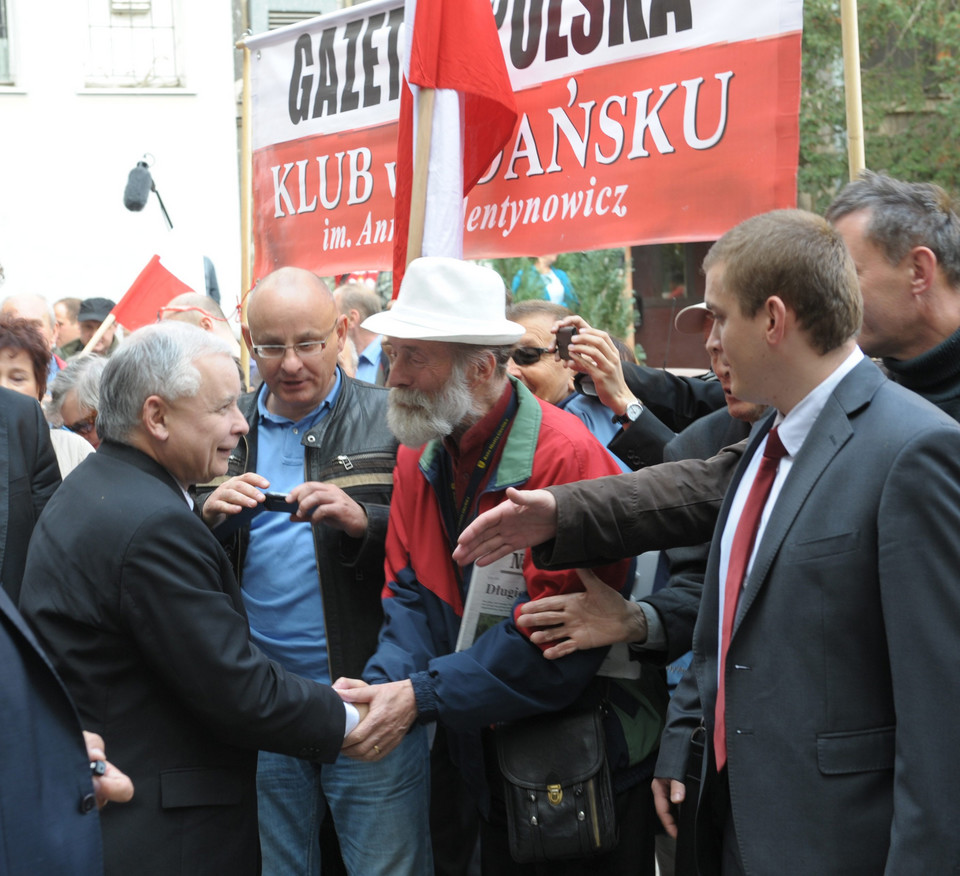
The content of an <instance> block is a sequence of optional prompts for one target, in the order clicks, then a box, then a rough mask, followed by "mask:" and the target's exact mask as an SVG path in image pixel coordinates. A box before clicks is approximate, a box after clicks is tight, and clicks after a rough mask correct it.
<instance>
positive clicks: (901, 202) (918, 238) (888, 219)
mask: <svg viewBox="0 0 960 876" xmlns="http://www.w3.org/2000/svg"><path fill="white" fill-rule="evenodd" d="M861 210H864V211H867V212H869V218H868V220H867V225H866V236H867V239H868V240H869V241H870V242H871V243H873V244H874V245H876V246H878V247H879V248H880V249H881V250H882V251H883V254H884V256H886V259H887V261H888V262H890V264H891V265H898V264H900V262H901V261H903V258H904V256H906V254H907V253H908V252H910V250H911V249H913V247H915V246H925V247H927V248H928V249H930V250H931V251H932V252H933V254H934V255H935V256H936V257H937V263H938V264H939V265H940V267H941V268H943V273H944V275H945V276H946V278H947V282H948V283H949V284H950V285H951V286H954V287H957V286H960V217H958V216H957V210H956V207H955V205H954V203H953V201H952V200H951V198H950V195H948V194H947V192H946V191H944V190H943V189H942V188H940V186H937V185H934V184H932V183H911V182H904V181H903V180H899V179H894V178H893V177H890V176H887V175H886V174H882V173H874V172H872V171H869V170H865V171H863V172H862V173H861V174H860V176H859V177H858V178H857V179H855V180H853V182H850V183H847V185H845V186H844V187H843V189H842V190H841V192H840V194H839V195H837V197H836V199H835V200H834V202H833V203H832V204H831V205H830V206H829V207H827V212H826V213H825V214H824V215H825V216H826V218H827V221H828V222H831V223H835V222H836V221H837V220H839V219H842V218H843V217H844V216H848V215H850V214H851V213H858V212H860V211H861Z"/></svg>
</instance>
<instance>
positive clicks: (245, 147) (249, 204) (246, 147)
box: [237, 4, 253, 386]
mask: <svg viewBox="0 0 960 876" xmlns="http://www.w3.org/2000/svg"><path fill="white" fill-rule="evenodd" d="M244 5H245V4H244ZM237 48H239V49H243V100H242V102H241V110H240V286H241V289H240V323H241V325H246V323H247V292H248V291H249V290H250V287H251V286H252V275H253V268H252V261H251V255H252V252H251V251H252V247H251V245H250V243H251V229H252V228H253V173H252V167H253V126H252V125H251V124H250V108H251V94H250V88H251V84H250V49H248V48H247V46H246V43H245V42H244V41H243V40H240V42H238V43H237ZM240 370H241V371H242V372H243V382H244V384H245V386H249V385H250V351H249V350H248V349H247V345H246V344H245V343H244V342H243V338H242V337H241V339H240Z"/></svg>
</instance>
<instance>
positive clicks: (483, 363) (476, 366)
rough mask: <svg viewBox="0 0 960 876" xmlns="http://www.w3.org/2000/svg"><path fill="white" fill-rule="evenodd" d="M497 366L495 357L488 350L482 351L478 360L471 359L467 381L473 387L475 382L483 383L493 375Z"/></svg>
mask: <svg viewBox="0 0 960 876" xmlns="http://www.w3.org/2000/svg"><path fill="white" fill-rule="evenodd" d="M496 368H497V359H496V357H495V356H494V355H493V353H491V352H490V351H489V350H486V351H485V352H484V355H483V358H482V359H480V360H479V361H476V360H474V361H471V363H470V367H469V369H468V370H467V383H468V385H469V386H470V387H471V388H473V387H474V386H476V385H477V384H480V383H485V382H486V381H487V380H489V379H490V378H491V377H492V376H493V372H494V371H495V370H496Z"/></svg>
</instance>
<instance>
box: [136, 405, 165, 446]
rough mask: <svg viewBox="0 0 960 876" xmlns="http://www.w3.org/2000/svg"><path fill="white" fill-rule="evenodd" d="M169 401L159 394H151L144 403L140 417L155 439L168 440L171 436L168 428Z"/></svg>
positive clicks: (144, 427) (148, 433)
mask: <svg viewBox="0 0 960 876" xmlns="http://www.w3.org/2000/svg"><path fill="white" fill-rule="evenodd" d="M167 412H168V409H167V403H166V402H165V401H164V400H163V399H162V398H160V396H159V395H151V396H148V397H147V400H146V401H145V402H144V403H143V408H142V409H141V412H140V419H141V422H142V423H143V429H144V431H145V432H146V433H147V435H149V436H150V438H152V439H153V440H155V441H166V440H167V438H168V437H169V436H170V430H169V429H168V428H167Z"/></svg>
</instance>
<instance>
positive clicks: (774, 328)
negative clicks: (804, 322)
mask: <svg viewBox="0 0 960 876" xmlns="http://www.w3.org/2000/svg"><path fill="white" fill-rule="evenodd" d="M763 312H764V316H765V318H766V325H765V334H766V336H767V343H769V344H771V345H772V346H775V345H777V344H779V343H781V342H782V341H783V336H784V332H785V331H786V327H787V321H788V318H789V316H791V315H792V314H793V311H792V310H789V309H788V308H787V305H786V304H784V302H783V299H782V298H781V297H780V296H779V295H771V296H770V297H769V298H768V299H767V300H766V301H765V302H764V305H763Z"/></svg>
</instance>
